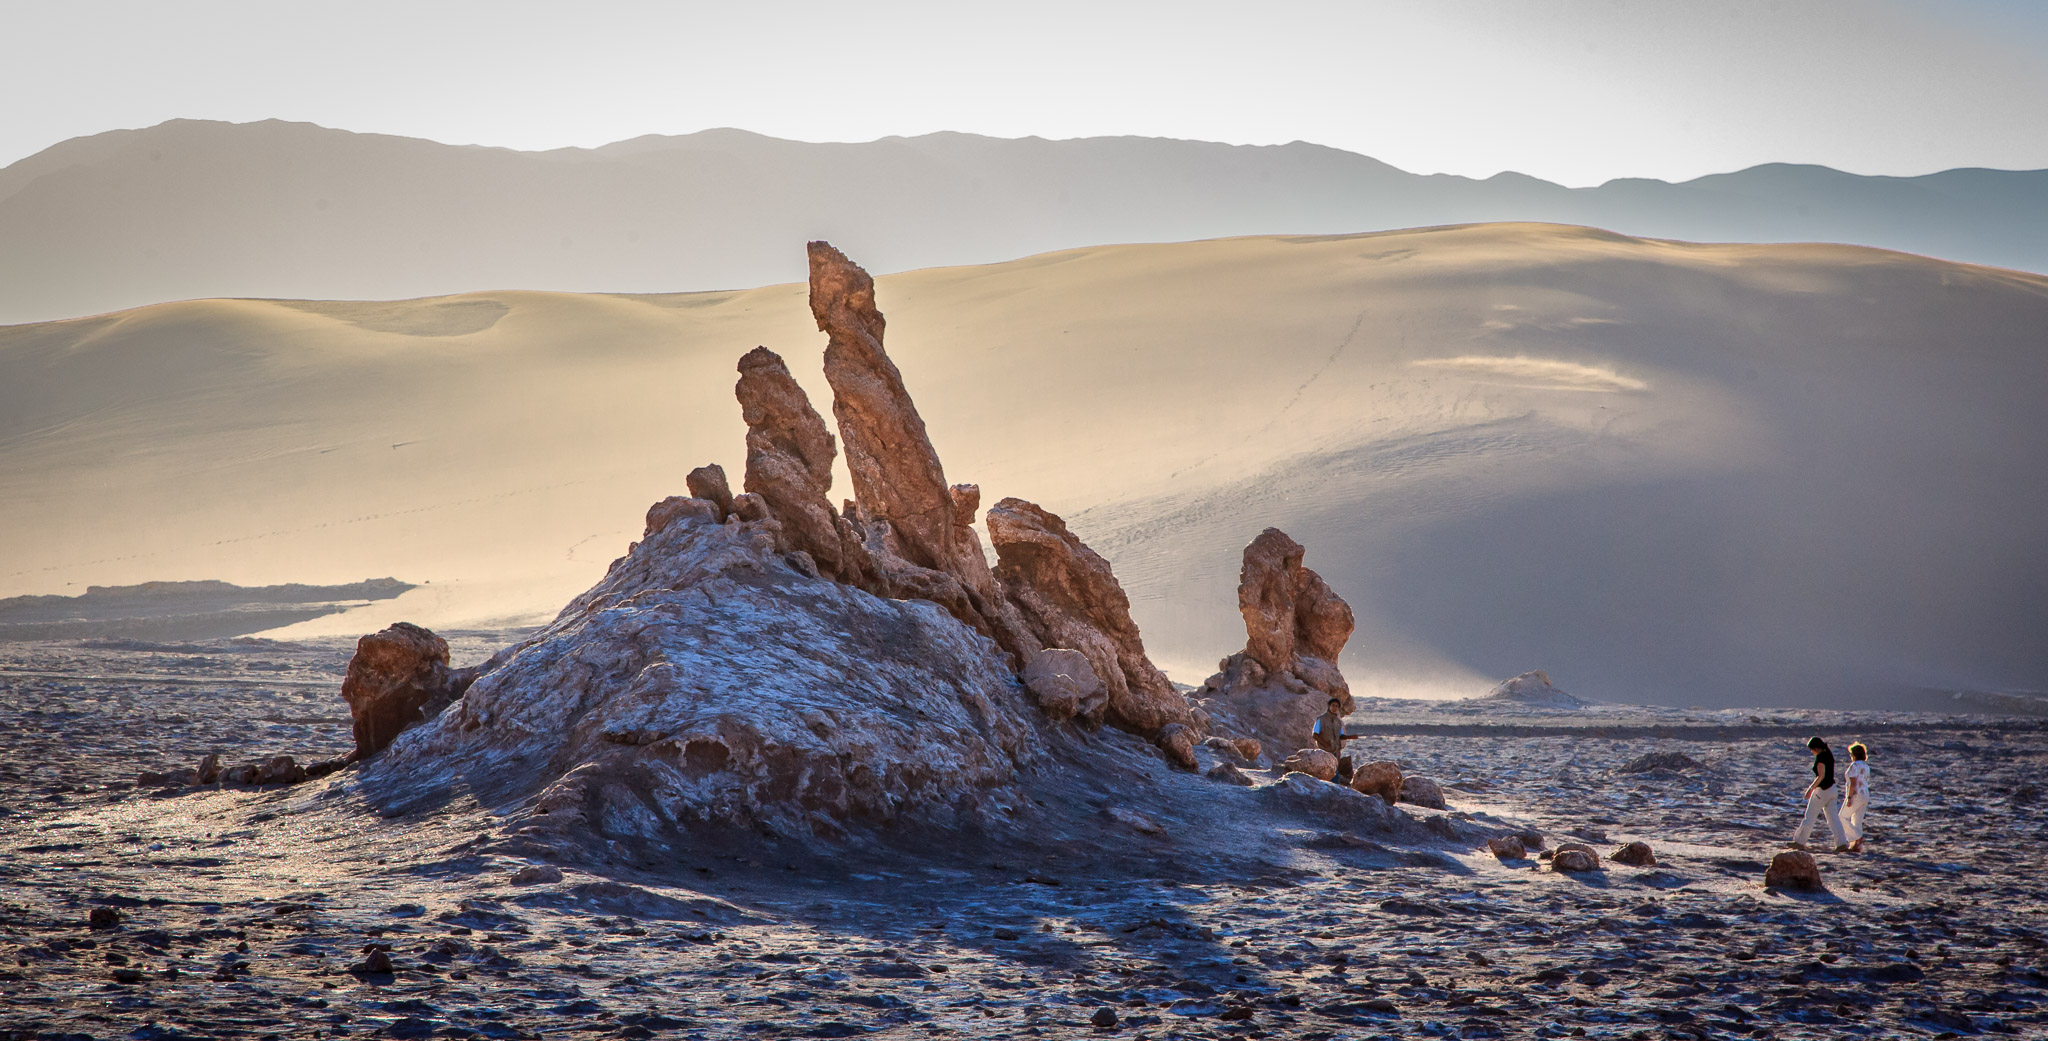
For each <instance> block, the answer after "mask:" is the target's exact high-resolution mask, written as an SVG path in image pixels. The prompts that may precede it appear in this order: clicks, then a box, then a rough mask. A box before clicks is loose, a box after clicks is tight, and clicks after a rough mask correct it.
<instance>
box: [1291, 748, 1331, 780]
mask: <svg viewBox="0 0 2048 1041" xmlns="http://www.w3.org/2000/svg"><path fill="white" fill-rule="evenodd" d="M1280 768H1281V769H1282V770H1283V771H1293V772H1296V773H1304V774H1307V775H1309V776H1310V777H1313V778H1315V779H1316V780H1318V781H1334V780H1336V779H1337V757H1336V756H1334V755H1331V754H1330V753H1328V752H1325V751H1323V750H1322V749H1320V748H1304V749H1302V750H1300V751H1298V752H1296V753H1294V754H1293V755H1290V756H1288V757H1287V760H1286V761H1285V762H1283V763H1281V764H1280Z"/></svg>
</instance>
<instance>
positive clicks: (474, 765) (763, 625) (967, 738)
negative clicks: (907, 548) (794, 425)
mask: <svg viewBox="0 0 2048 1041" xmlns="http://www.w3.org/2000/svg"><path fill="white" fill-rule="evenodd" d="M707 507H708V504H707ZM777 535H778V531H777V529H776V525H775V523H774V522H773V521H772V520H770V521H756V522H747V521H741V520H739V519H737V518H734V519H731V520H728V521H726V522H723V523H721V522H719V521H717V520H716V519H714V517H713V516H712V515H711V510H710V509H708V508H706V509H703V510H696V511H687V512H683V511H677V512H674V514H673V515H672V516H671V517H669V518H668V521H667V523H666V524H665V525H664V526H662V527H660V528H659V529H658V530H655V531H651V532H650V533H649V534H648V536H647V538H646V539H645V540H644V541H642V542H640V543H638V544H636V545H635V546H634V547H633V548H632V550H631V551H630V552H629V553H628V554H627V555H626V556H625V557H623V558H621V559H620V560H619V561H617V562H616V563H615V564H614V565H613V566H612V569H611V571H610V573H609V574H607V575H606V576H605V578H604V580H603V581H601V582H599V583H598V584H597V585H596V586H595V587H594V588H592V589H591V590H590V591H589V592H587V593H585V594H583V595H582V596H580V597H578V598H577V599H576V600H575V601H574V602H573V603H571V604H570V605H569V606H568V607H567V608H565V609H564V610H563V612H562V614H561V616H560V617H558V618H557V619H556V620H555V622H554V623H553V624H552V625H550V626H549V627H547V628H546V629H545V630H543V631H542V632H541V633H539V634H538V635H536V636H534V637H533V638H532V639H530V640H528V641H527V642H526V643H524V644H522V645H520V646H519V647H517V648H515V649H513V650H512V651H511V652H509V654H507V655H501V656H500V657H501V659H502V662H503V663H502V664H501V665H499V666H498V667H497V668H495V669H494V670H492V671H491V672H490V673H489V674H488V675H486V676H485V677H484V678H483V679H481V680H479V681H478V682H477V683H476V684H475V686H474V687H472V688H471V690H470V691H469V693H468V695H467V696H466V697H465V698H464V699H463V700H462V702H461V703H460V705H458V706H457V707H455V708H454V709H453V710H451V711H449V712H446V713H443V714H442V715H441V716H439V717H438V718H436V719H435V720H433V721H432V722H431V723H429V724H426V725H424V726H421V727H418V728H415V729H414V730H413V731H411V732H409V733H407V734H406V735H404V737H403V739H402V740H400V741H399V742H397V743H396V744H394V745H393V746H392V747H391V749H390V750H389V751H388V752H387V754H386V755H384V756H381V757H379V759H378V760H377V761H375V763H374V764H373V765H372V766H371V767H370V769H369V770H368V771H367V772H366V773H365V776H364V786H365V788H366V790H369V791H372V792H374V793H375V795H376V798H378V799H380V800H382V801H384V802H385V803H387V804H389V805H391V806H393V807H402V806H406V805H410V804H416V803H419V802H421V801H424V800H432V799H438V798H443V797H445V796H447V795H448V794H449V793H451V792H458V791H467V792H469V793H472V794H474V795H475V796H476V797H478V798H479V799H481V800H482V801H485V802H486V803H490V804H499V805H502V804H512V803H516V804H518V805H519V806H520V807H521V808H520V809H519V811H518V812H517V813H516V814H515V816H516V817H518V818H519V819H520V820H521V822H522V824H521V827H520V829H519V831H520V833H522V834H524V835H525V836H526V837H528V838H530V839H533V840H535V841H538V842H540V843H541V844H543V845H546V844H551V843H559V844H562V845H584V844H587V843H588V842H589V841H590V840H591V839H592V838H593V837H596V838H601V839H610V840H615V841H624V842H642V843H649V842H651V843H654V844H656V845H660V844H661V843H664V842H667V841H670V837H671V836H673V835H674V834H675V833H676V832H677V831H678V830H685V831H686V830H688V829H690V828H691V827H692V826H693V825H699V824H710V825H716V826H722V827H727V828H733V829H741V830H745V831H760V832H768V833H772V834H775V835H780V836H785V837H791V838H803V839H808V838H814V837H835V836H839V835H841V834H843V833H844V832H845V831H846V829H847V828H848V827H849V826H857V825H860V824H886V823H892V822H898V821H905V820H909V821H917V822H924V823H930V824H934V825H943V826H955V825H959V824H963V823H969V822H970V821H972V820H979V819H981V818H983V817H985V816H987V815H990V814H994V815H997V816H1000V815H1001V814H1002V813H1003V812H1004V807H1005V806H1006V805H1007V803H1006V802H1005V800H1004V799H1003V798H1002V797H1001V796H1000V795H999V794H997V793H996V791H995V790H996V789H998V788H999V787H1000V786H1002V785H1004V784H1005V783H1006V782H1008V781H1010V780H1011V779H1012V778H1013V777H1014V776H1015V773H1016V771H1017V769H1018V767H1019V765H1020V764H1021V763H1023V762H1024V761H1026V760H1027V759H1028V758H1029V756H1030V755H1031V754H1032V748H1033V742H1032V741H1031V740H1030V738H1031V735H1032V722H1033V721H1034V719H1035V717H1036V716H1037V710H1036V708H1035V707H1033V705H1032V704H1031V701H1030V699H1029V696H1028V695H1027V694H1026V693H1025V692H1024V690H1023V689H1022V687H1021V685H1020V684H1019V683H1018V682H1017V680H1016V679H1015V677H1014V676H1013V675H1012V673H1011V672H1010V669H1009V667H1008V664H1007V662H1006V661H1005V660H1004V658H1003V655H1002V652H1001V650H1000V649H999V648H997V647H996V645H995V644H994V643H993V642H992V641H990V640H988V639H987V638H985V637H983V636H981V635H980V634H978V633H976V632H974V631H973V630H972V629H970V628H968V627H967V626H966V625H964V624H962V623H961V622H959V621H958V620H957V619H955V618H953V617H951V616H950V615H948V614H947V613H946V612H945V611H943V610H941V609H940V608H938V607H937V606H936V605H934V604H932V603H929V602H926V601H922V600H887V599H883V598H880V597H876V596H874V595H872V594H870V593H867V592H864V591H862V590H859V589H855V588H853V587H850V586H847V585H844V584H841V583H838V582H834V581H831V580H829V579H824V578H820V577H815V576H813V575H811V574H807V573H805V571H804V570H802V569H800V568H799V567H797V566H795V565H793V564H792V563H791V562H790V561H789V559H788V557H787V554H785V553H784V552H783V551H782V550H780V549H779V548H778V545H777Z"/></svg>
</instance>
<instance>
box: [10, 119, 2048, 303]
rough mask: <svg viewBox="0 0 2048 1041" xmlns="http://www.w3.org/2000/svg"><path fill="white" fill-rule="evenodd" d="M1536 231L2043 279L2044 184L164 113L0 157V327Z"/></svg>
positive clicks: (1967, 173)
mask: <svg viewBox="0 0 2048 1041" xmlns="http://www.w3.org/2000/svg"><path fill="white" fill-rule="evenodd" d="M1504 220H1513V221H1555V222H1559V223H1566V224H1587V225H1593V226H1596V227H1602V228H1612V229H1615V230H1618V231H1623V232H1628V233H1630V234H1635V235H1655V236H1659V237H1666V238H1682V239H1695V240H1709V241H1718V242H1786V241H1812V242H1851V243H1857V244H1861V245H1866V246H1881V247H1884V248H1887V249H1902V250H1907V251H1910V252H1914V253H1923V254H1927V255H1929V256H1936V257H1943V258H1946V259H1949V260H1959V261H1965V262H1969V263H1976V264H1995V265H1998V266H2001V267H2012V268H2021V269H2025V270H2030V271H2048V170H2033V171H2007V170H1948V171H1943V172H1941V173H1935V174H1929V175H1926V176H1923V177H1861V176H1857V175H1854V174H1848V173H1843V172H1841V171H1839V170H1830V169H1828V168H1826V167H1819V166H1788V165H1783V164H1774V165H1769V166H1758V167H1753V168H1751V169H1748V170H1742V171H1738V172H1735V173H1730V174H1717V175H1714V176H1711V177H1701V178H1697V179H1695V180H1691V181H1686V182H1683V183H1679V184H1667V183H1665V182H1663V181H1655V180H1644V179H1624V180H1616V181H1610V182H1608V183H1606V184H1603V185H1601V186H1599V187H1597V188H1566V187H1563V186H1562V185H1556V184H1552V183H1550V182H1548V181H1541V180H1537V179H1536V178H1533V177H1525V176H1523V175H1521V174H1516V173H1502V174H1499V175H1497V176H1494V177H1489V178H1486V179H1485V180H1472V179H1470V178H1465V177H1453V176H1449V175H1442V174H1433V175H1428V176H1424V175H1420V174H1411V173H1408V172H1406V171H1403V170H1397V169H1395V168H1394V167H1391V166H1388V165H1387V164H1385V163H1382V162H1379V161H1378V160H1375V159H1372V158H1369V157H1367V156H1362V155H1356V154H1354V153H1351V152H1345V151H1340V150H1338V149H1334V148H1325V147H1322V146H1320V145H1312V144H1308V143H1305V142H1299V141H1297V142H1294V143H1292V144H1287V145H1275V146H1233V145H1223V144H1216V143H1214V142H1206V141H1176V140H1168V139H1162V138H1138V137H1097V138H1078V139H1074V140H1066V141H1047V140H1044V139H1042V138H1022V139H1016V140H1009V139H1003V138H991V137H979V136H976V135H973V134H948V133H942V134H926V135H924V136H921V137H909V138H904V137H890V138H883V139H881V140H878V141H868V142H862V143H857V144H814V143H808V142H802V141H784V140H779V139H776V138H771V137H763V136H761V135H759V134H750V133H747V132H745V131H741V130H707V131H704V132H702V133H697V134H688V135H684V136H680V137H658V136H648V137H640V138H635V139H633V140H630V141H620V142H617V143H614V144H610V145H606V146H604V147H602V148H594V149H581V148H564V149H558V150H555V151H550V152H515V151H512V150H510V149H504V148H478V147H473V146H455V145H444V144H440V143H438V142H434V141H422V140H419V139H416V138H404V137H392V136H389V135H383V134H352V133H348V132H346V131H341V130H330V129H327V128H325V127H318V126H314V125H312V124H310V123H286V122H281V121H278V120H266V121H263V122H260V123H245V124H234V123H218V122H208V121H202V120H172V121H170V122H167V123H163V124H160V125H158V126H154V127H149V128H147V129H143V130H116V131H110V132H108V133H104V134H96V135H93V136H91V137H83V138H76V139H73V140H70V141H65V142H63V143H61V144H57V145H54V146H52V147H50V148H48V149H45V150H44V151H42V152H40V153H37V154H36V155H33V156H30V157H28V158H26V159H23V160H21V161H19V162H16V163H14V164H12V165H9V166H7V167H6V168H4V169H0V323H14V322H29V321H48V320H52V319H61V318H72V317H76V316H79V315H88V314H95V313H99V312H104V311H112V310H115V309H117V308H123V307H133V306H136V305H140V304H152V303H157V302H160V301H165V300H180V299H186V298H192V297H218V296H234V297H243V296H263V297H275V296H304V297H322V298H331V297H349V298H357V299H362V298H369V299H383V298H391V297H413V296H428V295H433V294H440V293H457V292H465V291H468V290H474V289H549V290H602V291H607V292H672V291H677V290H703V289H729V288H734V287H744V286H758V285H767V284H770V283H774V282H786V281H801V280H802V279H803V278H804V273H805V272H804V265H803V257H802V255H801V252H800V251H799V252H792V251H790V250H789V248H788V245H787V244H788V243H789V242H791V241H803V240H806V239H816V238H824V239H830V240H832V241H833V242H834V243H836V244H837V245H839V246H840V247H841V248H843V249H845V250H847V251H848V252H849V253H850V254H851V255H853V256H856V257H859V258H860V259H861V262H862V263H863V264H864V265H865V266H866V267H867V268H868V269H869V270H872V271H877V272H887V271H905V270H910V269H913V268H924V267H932V266H936V265H944V264H979V263H987V262H990V261H1000V260H1008V259H1010V258H1012V257H1021V256H1026V255H1028V254H1033V253H1041V252H1044V251H1046V250H1054V249H1066V248H1068V247H1073V246H1086V245H1095V244H1100V243H1106V242H1166V241H1181V240H1187V239H1205V238H1215V237H1218V236H1223V235H1247V234H1271V233H1279V232H1288V233H1331V232H1347V233H1348V232H1360V231H1378V230H1383V229H1388V228H1412V227H1421V226H1426V225H1436V224H1459V223H1469V222H1473V221H1504Z"/></svg>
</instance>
